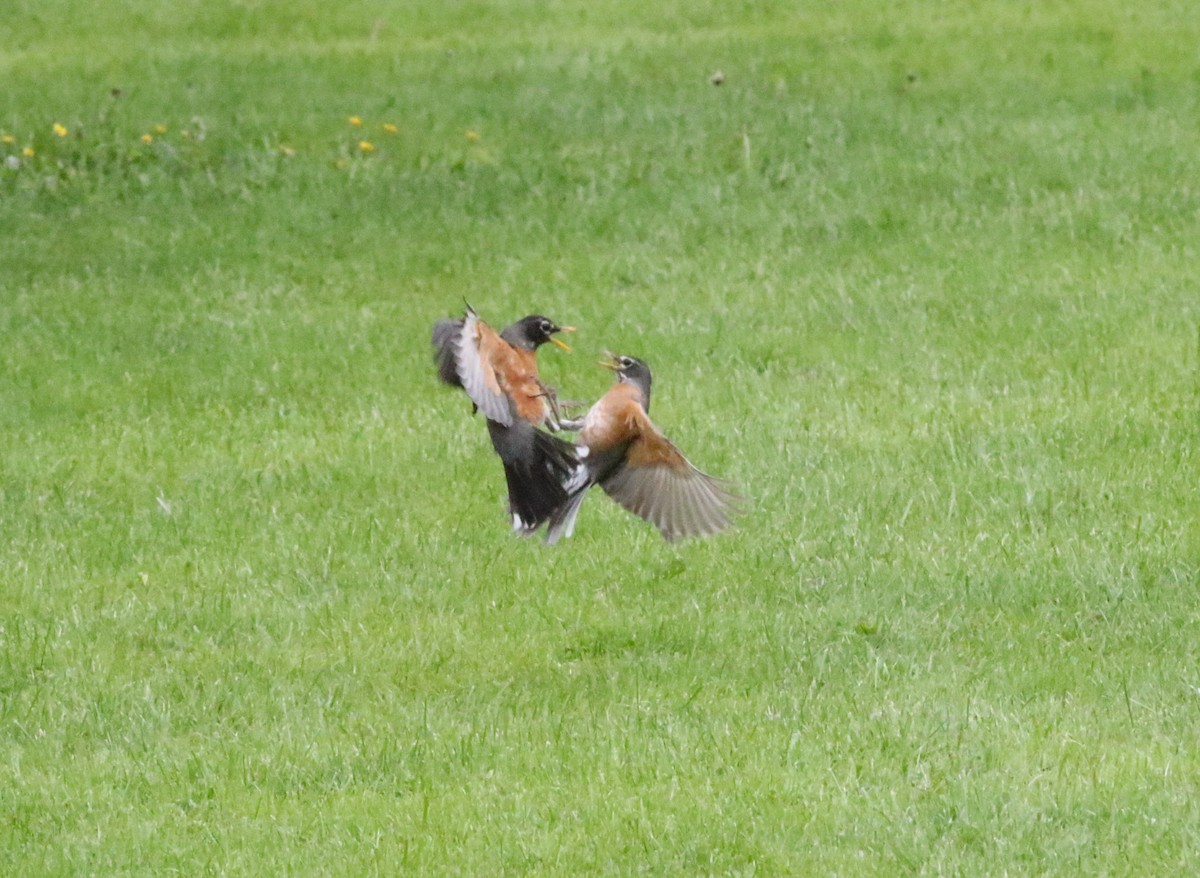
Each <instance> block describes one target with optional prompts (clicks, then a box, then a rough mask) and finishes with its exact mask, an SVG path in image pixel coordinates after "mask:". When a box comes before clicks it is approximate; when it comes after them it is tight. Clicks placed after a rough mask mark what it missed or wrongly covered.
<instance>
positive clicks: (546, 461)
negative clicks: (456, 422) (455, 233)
mask: <svg viewBox="0 0 1200 878" xmlns="http://www.w3.org/2000/svg"><path fill="white" fill-rule="evenodd" d="M574 331H575V329H574V327H572V326H560V325H558V324H556V323H554V321H552V320H550V319H548V318H546V317H543V316H541V315H540V314H531V315H529V316H528V317H524V318H522V319H521V320H518V321H517V322H516V323H514V324H512V325H511V326H508V327H506V328H505V329H504V330H502V331H501V332H496V330H494V329H493V328H492V327H490V326H488V325H487V324H486V323H484V322H483V321H482V320H480V319H479V315H478V314H476V313H475V311H474V309H473V308H471V307H470V305H468V306H467V313H466V316H465V317H462V318H458V319H446V320H439V321H438V322H437V323H436V324H435V325H434V327H433V346H434V361H435V362H436V363H437V368H438V376H439V377H440V378H441V380H442V381H443V382H445V383H446V384H449V385H451V386H454V387H461V388H462V389H463V390H464V391H465V392H466V394H467V396H468V397H470V399H471V402H472V403H474V404H475V408H476V409H477V410H478V411H480V412H482V413H483V415H484V417H485V418H486V420H487V426H488V434H489V436H490V437H491V440H492V447H493V448H495V450H496V453H497V454H498V455H499V456H500V460H501V462H502V463H503V465H504V477H505V480H506V482H507V485H508V505H509V513H510V515H511V516H512V526H513V530H515V531H517V532H518V533H520V534H522V535H528V534H531V533H533V532H534V531H535V530H537V529H538V528H539V527H540V526H541V525H542V524H543V523H544V522H545V521H546V520H547V519H548V518H549V517H550V515H551V514H552V513H553V512H554V510H555V509H557V508H558V507H560V506H561V505H562V504H563V503H564V502H565V501H566V499H567V493H568V486H573V485H575V484H576V483H578V482H579V481H580V479H581V478H582V474H583V469H582V467H581V465H580V463H579V460H578V458H577V457H576V454H575V448H574V446H573V445H572V444H571V443H570V442H566V441H564V440H562V439H559V438H558V437H556V436H551V435H550V434H549V433H547V432H545V431H544V430H541V429H539V427H542V426H547V427H550V428H551V429H554V430H557V429H559V417H558V412H557V405H556V404H555V399H554V392H553V390H552V389H551V388H549V387H547V386H546V385H545V384H543V383H542V380H541V378H540V377H539V376H538V368H537V349H538V348H539V347H540V346H541V345H543V344H545V343H546V342H551V343H553V344H555V345H557V346H558V347H560V348H562V349H563V350H566V351H570V350H571V349H570V348H569V347H568V346H567V345H566V344H565V343H564V342H562V341H561V340H559V339H558V338H555V335H556V334H557V333H560V332H574Z"/></svg>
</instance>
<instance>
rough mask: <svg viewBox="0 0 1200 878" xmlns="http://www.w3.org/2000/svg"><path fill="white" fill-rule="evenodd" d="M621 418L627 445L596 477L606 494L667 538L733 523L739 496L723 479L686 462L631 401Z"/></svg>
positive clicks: (705, 532) (711, 531) (717, 529)
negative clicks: (617, 463) (608, 469)
mask: <svg viewBox="0 0 1200 878" xmlns="http://www.w3.org/2000/svg"><path fill="white" fill-rule="evenodd" d="M622 420H623V421H624V425H625V429H626V431H627V435H628V436H629V445H628V447H627V450H626V452H625V457H624V461H623V462H622V464H621V465H620V466H617V467H616V468H615V469H613V470H612V471H611V472H610V473H608V474H606V475H605V476H603V477H602V478H601V480H600V487H602V488H603V489H604V491H605V493H607V494H608V496H610V497H612V498H613V500H615V501H616V502H618V503H620V504H621V505H622V506H624V507H625V508H626V509H628V510H629V511H630V512H632V513H633V514H634V515H637V516H639V517H641V518H644V519H646V521H648V522H650V523H651V524H653V525H654V526H655V527H657V528H658V529H659V531H661V532H662V535H663V537H665V538H666V539H668V540H678V539H685V538H687V537H700V536H709V535H711V534H715V533H720V532H721V531H723V530H726V529H728V528H729V527H731V526H732V525H733V521H732V516H733V514H734V513H736V512H737V511H738V508H737V504H738V502H739V500H740V499H741V498H740V497H738V495H736V494H735V493H733V491H732V490H731V489H730V486H729V483H728V482H725V481H723V480H722V479H718V478H714V477H713V476H710V475H708V474H707V473H704V472H701V471H700V470H698V469H696V467H694V466H692V464H691V462H690V461H689V460H688V459H687V458H686V457H684V456H683V454H682V453H681V452H680V451H679V449H678V448H676V447H675V445H674V444H673V443H672V442H671V441H670V440H669V439H667V437H666V436H664V435H663V434H662V433H660V432H659V430H658V428H657V427H655V426H654V424H653V423H652V422H651V420H650V418H649V417H648V416H647V415H646V413H645V411H644V410H643V409H642V407H641V406H639V405H637V404H636V403H633V402H630V403H629V405H628V406H627V407H626V410H625V411H624V412H623V413H622Z"/></svg>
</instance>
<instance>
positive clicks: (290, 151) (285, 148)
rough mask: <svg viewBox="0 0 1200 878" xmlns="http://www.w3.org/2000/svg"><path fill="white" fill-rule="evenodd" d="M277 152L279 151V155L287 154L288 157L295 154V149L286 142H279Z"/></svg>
mask: <svg viewBox="0 0 1200 878" xmlns="http://www.w3.org/2000/svg"><path fill="white" fill-rule="evenodd" d="M279 153H280V155H284V156H287V157H288V158H291V157H292V156H294V155H295V154H296V150H294V149H292V148H291V147H290V146H288V145H287V144H286V143H281V144H279Z"/></svg>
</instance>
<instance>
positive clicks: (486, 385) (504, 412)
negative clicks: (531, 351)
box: [435, 308, 513, 427]
mask: <svg viewBox="0 0 1200 878" xmlns="http://www.w3.org/2000/svg"><path fill="white" fill-rule="evenodd" d="M439 325H440V324H439ZM435 330H436V328H435ZM449 343H450V345H451V346H452V347H453V350H454V363H455V369H456V372H457V374H458V379H459V381H460V382H461V383H462V388H463V390H465V391H466V392H467V396H469V397H471V402H473V403H475V405H477V406H478V407H479V410H480V411H481V412H483V414H484V417H486V418H487V419H488V420H490V421H495V422H496V423H498V424H502V425H503V426H505V427H508V426H511V425H512V422H513V410H512V402H511V401H510V400H509V398H508V396H507V395H506V394H505V392H504V389H503V388H502V387H501V386H500V381H499V379H498V378H497V376H496V370H495V368H494V367H493V365H492V364H493V362H494V361H495V359H496V358H497V357H499V356H501V354H502V352H503V350H504V348H506V347H507V346H508V343H507V342H505V341H504V340H503V339H502V338H500V335H499V334H498V333H497V332H496V330H494V329H492V328H491V327H490V326H488V325H487V324H486V323H484V322H483V321H482V320H480V319H479V315H478V314H476V313H475V312H474V311H472V310H470V309H469V308H468V309H467V316H466V317H465V318H464V319H463V321H462V326H461V327H460V328H459V330H458V334H457V336H456V337H454V338H451V339H450V341H449Z"/></svg>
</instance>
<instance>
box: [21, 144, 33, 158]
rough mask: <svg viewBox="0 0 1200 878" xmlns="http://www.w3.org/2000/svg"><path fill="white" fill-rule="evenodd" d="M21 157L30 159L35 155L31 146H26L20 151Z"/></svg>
mask: <svg viewBox="0 0 1200 878" xmlns="http://www.w3.org/2000/svg"><path fill="white" fill-rule="evenodd" d="M21 155H23V156H25V158H27V159H31V158H33V157H34V156H35V155H37V153H36V152H34V151H33V147H32V146H27V147H25V148H24V149H23V150H21Z"/></svg>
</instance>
